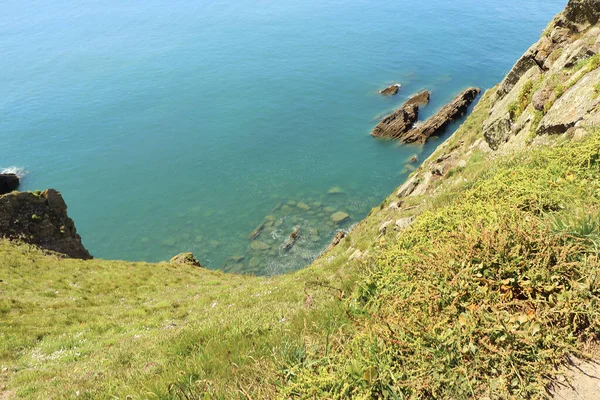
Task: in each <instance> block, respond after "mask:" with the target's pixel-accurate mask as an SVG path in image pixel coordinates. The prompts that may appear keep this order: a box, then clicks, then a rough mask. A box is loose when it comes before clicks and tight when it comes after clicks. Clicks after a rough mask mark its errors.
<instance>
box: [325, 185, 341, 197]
mask: <svg viewBox="0 0 600 400" xmlns="http://www.w3.org/2000/svg"><path fill="white" fill-rule="evenodd" d="M327 193H328V194H331V195H336V194H344V190H343V189H342V188H341V187H339V186H334V187H332V188H331V189H329V190H328V191H327Z"/></svg>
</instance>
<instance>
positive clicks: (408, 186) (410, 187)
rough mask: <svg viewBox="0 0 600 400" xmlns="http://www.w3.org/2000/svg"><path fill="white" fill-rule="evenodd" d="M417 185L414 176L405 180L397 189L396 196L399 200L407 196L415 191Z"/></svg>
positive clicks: (416, 179) (417, 181) (417, 182)
mask: <svg viewBox="0 0 600 400" xmlns="http://www.w3.org/2000/svg"><path fill="white" fill-rule="evenodd" d="M418 184H419V180H418V178H417V176H416V175H415V176H413V177H412V178H410V179H409V180H407V181H406V182H405V183H404V184H403V185H402V186H400V189H398V192H397V193H396V196H398V197H400V198H402V197H406V196H409V195H410V194H411V193H412V192H413V191H414V190H415V188H416V187H417V185H418Z"/></svg>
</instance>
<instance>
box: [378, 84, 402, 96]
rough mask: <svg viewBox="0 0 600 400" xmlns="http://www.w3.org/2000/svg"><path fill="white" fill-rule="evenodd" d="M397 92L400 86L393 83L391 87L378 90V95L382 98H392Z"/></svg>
mask: <svg viewBox="0 0 600 400" xmlns="http://www.w3.org/2000/svg"><path fill="white" fill-rule="evenodd" d="M398 90H400V84H399V83H394V84H393V85H391V86H388V87H386V88H385V89H383V90H380V91H379V93H381V94H382V95H384V96H393V95H395V94H396V93H398Z"/></svg>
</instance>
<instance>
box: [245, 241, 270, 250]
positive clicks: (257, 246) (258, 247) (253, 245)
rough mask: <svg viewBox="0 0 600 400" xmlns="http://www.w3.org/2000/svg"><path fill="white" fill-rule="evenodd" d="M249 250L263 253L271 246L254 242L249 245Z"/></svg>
mask: <svg viewBox="0 0 600 400" xmlns="http://www.w3.org/2000/svg"><path fill="white" fill-rule="evenodd" d="M250 248H251V249H252V250H256V251H265V250H269V249H270V248H271V246H269V245H268V244H266V243H265V242H261V241H260V240H254V241H253V242H252V243H250Z"/></svg>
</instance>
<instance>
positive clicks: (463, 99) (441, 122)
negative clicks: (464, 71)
mask: <svg viewBox="0 0 600 400" xmlns="http://www.w3.org/2000/svg"><path fill="white" fill-rule="evenodd" d="M480 92H481V89H479V88H474V87H471V88H468V89H465V90H463V91H462V92H461V93H460V94H459V95H458V96H456V97H455V98H454V99H453V100H452V101H451V102H450V103H449V104H446V105H445V106H444V107H442V109H441V110H439V111H438V112H437V113H436V114H435V115H434V116H432V117H431V118H429V119H428V120H427V121H425V122H424V123H422V124H420V125H418V126H417V127H414V128H413V129H410V130H408V131H405V132H402V133H401V134H400V135H397V136H395V138H397V139H399V140H400V141H402V142H404V143H421V144H423V143H425V142H426V141H427V139H429V138H430V137H431V136H436V135H438V134H439V133H441V132H442V131H443V130H444V129H445V128H446V126H447V125H448V124H449V123H450V122H452V121H454V120H455V119H457V118H459V117H461V116H463V115H464V114H465V113H466V112H467V109H468V107H469V105H471V103H472V102H473V101H474V100H475V98H476V97H477V95H478V94H479V93H480Z"/></svg>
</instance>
